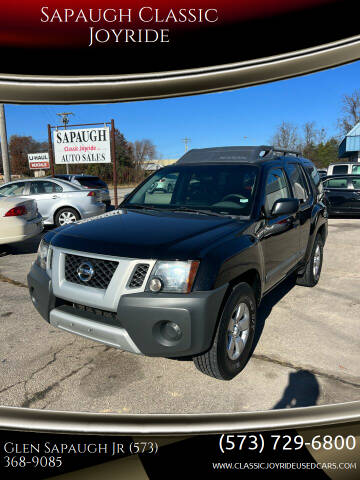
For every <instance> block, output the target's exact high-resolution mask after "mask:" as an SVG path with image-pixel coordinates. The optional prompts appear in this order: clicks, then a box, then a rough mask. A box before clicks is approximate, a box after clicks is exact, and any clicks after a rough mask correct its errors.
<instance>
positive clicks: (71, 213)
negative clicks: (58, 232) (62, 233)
mask: <svg viewBox="0 0 360 480" xmlns="http://www.w3.org/2000/svg"><path fill="white" fill-rule="evenodd" d="M67 215H68V217H69V222H64V223H63V217H64V216H67ZM79 219H80V215H79V213H78V212H77V211H76V210H75V209H74V208H71V207H64V208H60V210H58V211H57V212H56V215H55V219H54V221H55V225H56V226H57V227H61V226H62V225H66V223H73V222H77V221H78V220H79Z"/></svg>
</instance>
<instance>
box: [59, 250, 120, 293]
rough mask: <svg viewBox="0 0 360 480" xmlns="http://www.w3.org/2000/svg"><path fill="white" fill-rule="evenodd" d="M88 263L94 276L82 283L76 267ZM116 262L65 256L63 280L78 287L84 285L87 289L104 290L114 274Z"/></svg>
mask: <svg viewBox="0 0 360 480" xmlns="http://www.w3.org/2000/svg"><path fill="white" fill-rule="evenodd" d="M84 262H90V263H91V264H92V265H93V267H94V270H95V273H94V276H93V277H92V278H91V279H90V280H89V281H88V282H84V281H82V280H81V279H80V278H79V276H78V274H77V269H78V267H79V266H80V265H81V264H82V263H84ZM117 266H118V262H114V261H112V260H104V259H102V258H91V257H83V256H80V255H72V254H68V253H67V254H66V255H65V279H66V280H67V281H68V282H71V283H77V284H78V285H86V286H88V287H94V288H100V289H102V290H105V289H106V288H107V287H108V286H109V283H110V281H111V279H112V277H113V275H114V273H115V270H116V268H117Z"/></svg>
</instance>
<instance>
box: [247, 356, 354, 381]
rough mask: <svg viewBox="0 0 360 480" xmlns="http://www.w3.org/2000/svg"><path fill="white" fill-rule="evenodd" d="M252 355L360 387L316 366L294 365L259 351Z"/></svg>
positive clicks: (258, 358) (265, 360)
mask: <svg viewBox="0 0 360 480" xmlns="http://www.w3.org/2000/svg"><path fill="white" fill-rule="evenodd" d="M252 357H253V358H256V359H257V360H262V361H264V362H269V363H275V364H277V365H281V366H282V367H287V368H293V369H294V370H297V371H298V370H306V371H307V372H309V373H312V374H313V375H317V376H318V377H323V378H327V379H329V380H335V381H336V382H341V383H344V384H346V385H350V386H352V387H356V388H359V387H360V383H355V382H351V381H350V380H346V379H345V378H343V377H339V376H337V375H334V374H331V373H326V372H324V371H322V370H317V369H316V368H309V367H301V366H298V365H294V364H292V363H290V362H286V361H284V360H278V359H276V358H273V357H269V356H267V355H262V354H258V353H254V354H253V355H252Z"/></svg>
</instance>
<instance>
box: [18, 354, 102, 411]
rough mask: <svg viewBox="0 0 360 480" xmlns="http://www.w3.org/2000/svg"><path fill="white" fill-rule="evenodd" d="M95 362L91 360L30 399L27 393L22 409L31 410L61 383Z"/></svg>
mask: <svg viewBox="0 0 360 480" xmlns="http://www.w3.org/2000/svg"><path fill="white" fill-rule="evenodd" d="M93 361H94V360H93V359H91V360H89V361H88V362H86V363H84V365H81V366H80V367H78V368H75V369H74V370H72V371H71V372H69V373H68V374H67V375H65V376H64V377H62V378H60V380H58V381H57V382H54V383H52V384H51V385H48V386H47V387H46V388H44V389H43V390H39V391H37V392H35V393H34V394H33V395H32V396H31V397H30V398H29V397H28V393H27V391H26V395H25V396H26V397H27V398H26V400H25V401H24V402H22V404H21V407H23V408H29V407H30V406H31V405H32V404H33V403H34V402H37V401H39V400H42V399H44V398H45V397H46V395H47V394H48V393H50V392H51V391H52V390H54V388H56V387H58V386H60V385H61V383H62V382H63V381H64V380H67V379H68V378H70V377H72V376H73V375H76V374H77V373H78V372H79V371H80V370H82V369H83V368H85V367H87V366H88V365H90V364H91V363H92V362H93ZM25 390H26V389H25Z"/></svg>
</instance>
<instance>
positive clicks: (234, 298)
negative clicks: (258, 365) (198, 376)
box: [193, 283, 256, 380]
mask: <svg viewBox="0 0 360 480" xmlns="http://www.w3.org/2000/svg"><path fill="white" fill-rule="evenodd" d="M241 305H245V306H246V308H247V310H246V308H245V306H244V312H245V313H244V315H243V316H242V317H240V318H239V321H238V322H239V324H240V323H242V324H245V323H248V333H247V337H246V340H245V341H244V340H243V338H241V339H240V340H241V342H240V340H239V342H238V344H239V345H240V343H242V345H241V348H242V346H243V345H244V347H243V350H242V351H241V353H240V355H239V356H238V358H234V359H232V358H230V357H231V350H230V349H229V348H228V347H229V346H230V345H231V339H232V335H231V334H230V332H229V326H230V322H231V318H232V317H234V312H235V311H236V309H237V308H239V309H240V308H241ZM246 315H247V316H248V321H247V322H245V323H244V321H245V319H246ZM255 325H256V300H255V295H254V292H253V290H252V288H251V287H250V286H249V285H248V284H247V283H239V284H238V285H237V286H236V287H235V288H234V290H233V292H232V293H231V295H230V296H229V298H228V300H227V301H226V303H225V306H224V308H223V311H222V313H221V318H220V321H219V325H218V328H217V331H216V334H215V338H214V342H213V344H212V347H211V348H210V350H208V351H207V352H206V353H203V354H202V355H198V356H196V357H193V361H194V363H195V366H196V368H198V369H199V370H200V371H201V372H202V373H204V374H205V375H209V376H210V377H215V378H218V379H219V380H231V379H232V378H234V377H235V376H236V375H237V374H238V373H240V372H241V370H242V369H243V368H244V367H245V365H246V363H247V361H248V358H249V355H250V352H251V348H252V344H253V341H254V334H255ZM234 328H235V327H234ZM239 331H241V329H240V330H239ZM244 332H245V331H241V335H240V337H242V335H243V334H244ZM236 338H238V336H237V337H236ZM244 338H245V337H244ZM233 341H234V343H236V342H235V340H233ZM235 350H236V349H235ZM235 353H236V352H233V354H235ZM233 356H234V355H233Z"/></svg>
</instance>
